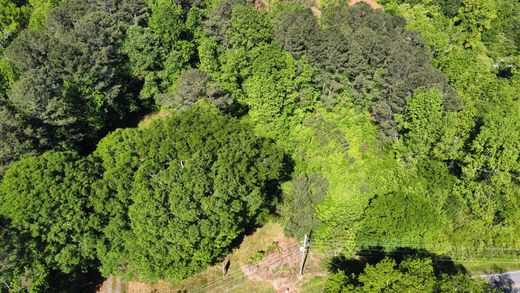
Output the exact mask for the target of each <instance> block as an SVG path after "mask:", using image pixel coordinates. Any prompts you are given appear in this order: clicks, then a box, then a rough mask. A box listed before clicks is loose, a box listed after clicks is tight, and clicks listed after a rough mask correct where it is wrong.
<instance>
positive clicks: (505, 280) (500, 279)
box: [478, 271, 520, 293]
mask: <svg viewBox="0 0 520 293" xmlns="http://www.w3.org/2000/svg"><path fill="white" fill-rule="evenodd" d="M478 277H481V278H486V279H488V280H490V281H491V283H493V284H494V286H495V287H496V288H500V289H502V290H504V292H508V293H513V292H514V293H520V271H514V272H506V273H501V274H492V275H481V276H478Z"/></svg>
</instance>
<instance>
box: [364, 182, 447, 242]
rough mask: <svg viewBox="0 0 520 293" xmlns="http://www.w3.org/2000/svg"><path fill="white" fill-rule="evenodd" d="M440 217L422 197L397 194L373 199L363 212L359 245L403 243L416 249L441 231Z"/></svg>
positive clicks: (405, 193) (403, 193)
mask: <svg viewBox="0 0 520 293" xmlns="http://www.w3.org/2000/svg"><path fill="white" fill-rule="evenodd" d="M441 223H442V221H441V217H440V215H439V212H438V211H437V210H436V209H435V208H434V207H433V205H432V203H431V202H430V201H429V200H428V199H427V198H426V197H424V196H421V195H418V194H413V193H408V192H400V193H390V194H385V195H382V196H376V197H375V198H373V199H372V200H371V201H370V204H369V206H368V207H367V209H366V210H365V215H364V219H363V220H362V228H361V229H360V231H359V235H358V239H359V241H360V243H404V244H409V243H410V244H411V245H416V246H417V247H420V246H421V244H424V243H430V242H431V241H432V240H433V239H434V237H436V235H437V234H438V233H439V231H440V229H441Z"/></svg>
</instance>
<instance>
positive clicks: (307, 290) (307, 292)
mask: <svg viewBox="0 0 520 293" xmlns="http://www.w3.org/2000/svg"><path fill="white" fill-rule="evenodd" d="M326 280H327V279H326V278H325V277H314V278H311V279H309V280H308V281H306V282H304V283H302V284H301V285H300V290H301V292H302V293H321V292H323V287H324V285H325V281H326Z"/></svg>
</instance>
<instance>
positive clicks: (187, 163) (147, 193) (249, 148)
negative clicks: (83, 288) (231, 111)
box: [93, 105, 282, 282]
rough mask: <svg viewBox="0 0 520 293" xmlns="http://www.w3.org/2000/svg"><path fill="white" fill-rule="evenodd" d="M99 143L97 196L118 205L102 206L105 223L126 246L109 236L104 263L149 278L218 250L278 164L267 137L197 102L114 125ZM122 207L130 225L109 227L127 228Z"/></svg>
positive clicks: (187, 268)
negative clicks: (129, 125)
mask: <svg viewBox="0 0 520 293" xmlns="http://www.w3.org/2000/svg"><path fill="white" fill-rule="evenodd" d="M127 133H128V134H127ZM109 142H113V143H115V144H114V145H111V144H110V143H109ZM101 146H102V148H100V149H99V150H98V151H97V152H96V153H97V155H98V156H100V157H101V166H103V168H104V169H105V172H104V174H106V175H103V180H102V182H103V184H102V185H101V186H100V190H99V191H98V192H97V196H96V198H95V199H93V200H94V201H95V203H94V206H95V207H96V210H97V209H98V208H104V206H109V207H110V209H111V213H112V211H113V212H116V213H118V214H119V215H117V214H116V215H112V214H111V213H110V214H108V215H107V216H108V218H107V219H105V221H106V222H108V226H106V228H105V229H104V232H105V235H107V234H108V235H113V236H115V238H113V239H117V240H119V241H121V240H123V241H124V249H120V248H118V247H119V246H118V243H112V244H110V245H109V246H108V247H111V249H113V250H112V251H110V250H109V251H105V254H104V255H100V259H101V261H102V263H103V265H104V268H103V272H105V273H109V272H122V271H126V272H127V273H130V274H132V273H137V274H138V275H139V276H141V277H142V278H144V279H146V280H157V279H167V280H170V281H172V282H178V281H180V280H181V279H183V278H185V277H187V276H189V275H191V274H193V273H195V272H198V271H200V270H201V269H203V268H205V267H206V266H208V265H209V264H211V263H213V262H215V261H216V260H218V259H219V257H221V256H222V254H223V253H225V252H226V251H227V250H228V249H229V246H230V244H231V243H232V241H233V240H234V239H235V238H236V237H237V236H238V235H239V234H240V233H242V232H243V231H244V229H245V228H246V227H249V226H251V225H254V224H255V223H256V221H257V220H258V219H259V218H258V217H259V215H261V214H263V213H264V212H265V211H266V208H267V207H269V205H270V202H271V201H272V198H271V197H270V196H269V195H268V192H273V190H272V189H270V188H272V187H274V186H273V185H272V184H273V182H274V181H273V180H276V179H277V178H279V176H280V174H281V172H282V154H281V152H280V151H279V150H278V149H277V148H276V147H275V146H274V145H273V144H272V143H270V142H269V141H267V140H264V139H260V138H257V137H255V136H254V135H253V134H252V132H251V130H250V129H249V128H248V127H246V126H244V125H241V124H240V123H239V122H238V121H237V120H235V119H233V118H230V117H227V116H224V115H222V114H219V112H218V111H217V110H216V109H214V108H210V107H209V106H203V105H198V106H195V107H192V108H190V109H189V110H187V111H185V112H183V113H181V114H174V115H173V116H172V117H170V118H167V119H165V120H162V121H157V122H156V123H155V124H153V125H152V126H151V127H150V128H146V129H142V130H128V131H124V132H116V133H115V134H114V136H109V137H107V138H106V139H105V140H103V142H102V143H101ZM107 151H108V152H110V153H106V152H107ZM110 154H114V155H116V154H117V156H113V155H110ZM122 178H124V179H123V180H121V179H122ZM126 210H127V211H128V219H129V223H127V224H126V225H129V231H128V232H125V231H116V229H121V228H125V223H124V221H121V219H122V216H121V214H122V215H124V214H125V212H124V211H126ZM100 213H103V214H106V212H102V211H100ZM112 217H115V218H116V219H119V220H114V219H112ZM118 235H122V236H121V237H119V236H118ZM158 238H160V239H162V240H161V241H159V242H158V241H157V239H158ZM110 240H111V239H110Z"/></svg>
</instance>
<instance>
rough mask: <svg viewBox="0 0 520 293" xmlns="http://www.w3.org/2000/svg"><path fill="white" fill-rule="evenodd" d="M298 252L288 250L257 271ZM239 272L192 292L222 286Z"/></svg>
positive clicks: (238, 270) (238, 271)
mask: <svg viewBox="0 0 520 293" xmlns="http://www.w3.org/2000/svg"><path fill="white" fill-rule="evenodd" d="M299 252H300V248H299V247H297V248H292V249H290V250H289V251H288V254H286V255H283V256H281V257H280V258H277V259H275V260H274V261H272V262H270V263H267V264H264V265H263V266H260V267H257V269H263V268H266V267H268V266H271V265H273V264H275V263H277V262H279V261H281V260H283V259H285V258H287V257H289V256H292V255H296V254H298V253H299ZM241 272H243V271H242V269H241V268H238V269H237V270H236V271H234V272H233V273H232V275H230V276H228V277H227V278H224V279H219V280H216V281H213V282H211V283H208V284H206V285H204V286H201V287H199V288H195V289H193V291H192V292H199V291H202V290H206V289H210V288H212V287H215V285H217V286H221V285H222V284H225V283H226V282H227V281H229V280H230V279H232V278H233V277H234V276H235V275H237V274H240V273H241ZM241 277H242V278H243V276H241ZM218 283H221V284H218Z"/></svg>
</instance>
